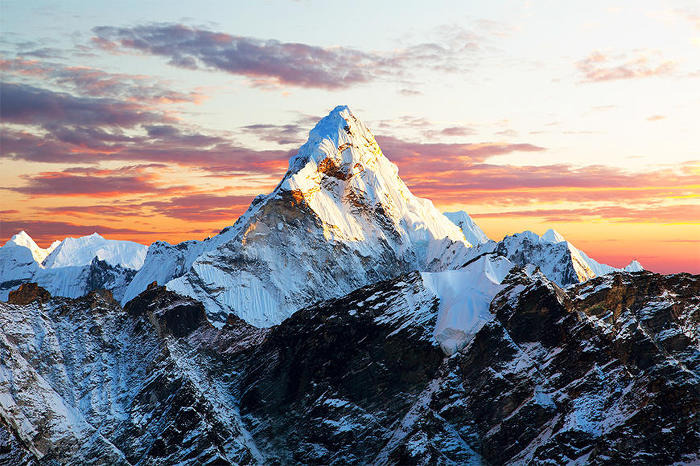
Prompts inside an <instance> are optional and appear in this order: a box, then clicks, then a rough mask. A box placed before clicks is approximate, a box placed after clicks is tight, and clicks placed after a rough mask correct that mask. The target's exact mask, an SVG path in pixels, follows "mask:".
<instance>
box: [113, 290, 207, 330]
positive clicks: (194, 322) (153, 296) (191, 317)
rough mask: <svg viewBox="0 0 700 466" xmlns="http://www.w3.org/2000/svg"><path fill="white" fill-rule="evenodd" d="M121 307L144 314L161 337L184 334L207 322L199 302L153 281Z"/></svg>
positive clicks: (130, 311) (136, 314) (134, 313)
mask: <svg viewBox="0 0 700 466" xmlns="http://www.w3.org/2000/svg"><path fill="white" fill-rule="evenodd" d="M124 310H125V311H126V312H127V313H129V314H132V315H135V316H146V317H147V318H148V320H149V321H150V322H151V324H153V326H154V327H155V328H156V330H157V332H158V335H159V336H161V337H163V336H166V335H173V336H176V337H185V336H187V335H189V334H190V333H192V332H193V331H194V330H196V329H198V328H199V327H201V326H208V325H210V324H209V321H208V320H207V315H206V312H205V311H204V306H202V303H200V302H199V301H195V300H194V299H192V298H188V297H184V296H180V295H178V294H177V293H174V292H172V291H168V290H167V289H166V288H165V287H164V286H158V284H157V283H156V282H153V283H151V284H150V285H149V286H148V288H147V289H146V291H144V292H143V293H141V294H140V295H138V296H137V297H135V298H134V299H132V300H131V301H129V302H128V303H126V305H125V306H124Z"/></svg>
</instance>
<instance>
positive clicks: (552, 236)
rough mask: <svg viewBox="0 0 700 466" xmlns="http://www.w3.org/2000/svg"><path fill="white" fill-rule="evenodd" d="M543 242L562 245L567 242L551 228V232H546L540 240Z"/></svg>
mask: <svg viewBox="0 0 700 466" xmlns="http://www.w3.org/2000/svg"><path fill="white" fill-rule="evenodd" d="M540 239H541V240H542V241H546V242H547V243H561V242H564V241H566V240H565V239H564V237H563V236H562V235H561V234H560V233H559V232H558V231H556V230H554V229H552V228H550V229H549V230H547V231H545V232H544V235H542V237H541V238H540Z"/></svg>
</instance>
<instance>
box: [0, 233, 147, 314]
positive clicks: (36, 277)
mask: <svg viewBox="0 0 700 466" xmlns="http://www.w3.org/2000/svg"><path fill="white" fill-rule="evenodd" d="M146 249H147V248H146V246H144V245H142V244H137V243H132V242H130V241H117V240H107V239H105V238H103V237H101V236H100V235H98V234H97V233H95V234H93V235H90V236H84V237H82V238H66V239H65V240H63V241H60V242H59V241H55V242H54V243H53V244H52V245H51V247H49V248H47V249H42V248H40V247H39V246H37V244H36V243H35V242H34V240H32V238H31V237H30V236H29V235H28V234H27V233H25V232H23V231H22V232H20V233H18V234H16V235H15V236H13V237H12V239H10V241H8V242H7V243H6V244H5V245H4V246H3V247H1V248H0V300H2V301H5V300H7V297H8V294H9V292H10V291H11V290H13V289H16V288H17V287H19V286H20V285H21V284H22V283H28V282H36V283H38V284H39V285H41V286H42V287H43V288H45V289H46V290H48V291H49V292H50V293H51V294H52V295H55V296H66V297H71V298H75V297H78V296H82V295H84V294H85V293H87V292H89V291H91V290H94V289H98V288H105V289H108V290H110V291H112V292H113V293H114V295H115V297H117V298H118V299H120V298H121V297H122V296H123V295H124V292H125V291H126V287H127V285H128V284H129V283H130V282H131V279H132V278H133V277H134V275H135V273H136V269H138V268H140V267H141V265H142V264H143V260H144V258H145V256H146Z"/></svg>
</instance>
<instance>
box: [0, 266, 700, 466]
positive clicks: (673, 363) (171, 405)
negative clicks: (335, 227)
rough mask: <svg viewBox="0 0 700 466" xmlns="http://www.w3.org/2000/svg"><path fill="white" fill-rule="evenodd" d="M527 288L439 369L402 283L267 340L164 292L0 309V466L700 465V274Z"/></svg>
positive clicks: (499, 299) (417, 286) (317, 312)
mask: <svg viewBox="0 0 700 466" xmlns="http://www.w3.org/2000/svg"><path fill="white" fill-rule="evenodd" d="M530 275H531V276H528V275H527V274H526V273H524V271H522V270H519V269H514V270H513V271H511V273H510V274H509V275H508V276H507V277H506V279H505V280H503V281H502V283H501V285H500V286H501V291H500V292H499V293H498V294H497V295H496V297H495V298H494V299H493V300H492V302H491V312H492V314H493V318H492V319H491V320H488V321H487V322H485V323H484V324H483V325H482V326H480V327H478V331H476V333H475V334H474V335H473V336H472V338H471V339H470V340H469V341H468V343H467V344H466V346H465V347H464V348H462V349H461V350H459V351H458V352H457V353H455V354H453V355H452V356H446V355H445V353H444V352H443V351H442V349H441V347H440V344H439V343H438V342H437V341H436V339H435V336H434V333H433V332H434V329H435V326H436V323H437V318H438V315H439V312H440V302H439V299H438V298H437V297H436V296H435V294H434V293H433V292H432V290H431V289H429V288H428V287H426V285H425V283H426V281H425V280H424V278H423V276H422V274H420V273H417V272H413V273H409V274H405V275H402V276H400V277H398V278H395V279H392V280H388V281H384V282H380V283H377V284H374V285H371V286H368V287H364V288H361V289H359V290H356V291H354V292H353V293H351V294H349V295H347V296H345V297H342V298H337V299H333V300H329V301H324V302H321V303H317V304H314V305H312V306H310V307H307V308H305V309H302V310H300V311H298V312H297V313H295V314H294V315H293V316H292V317H291V318H289V319H287V320H285V321H284V322H283V323H282V324H280V325H278V326H274V327H271V328H265V329H260V328H256V327H253V326H251V325H249V324H248V323H246V322H245V321H243V320H242V319H239V318H236V317H233V316H230V317H229V319H228V321H227V323H226V324H225V325H224V326H223V327H222V328H221V329H216V328H214V327H212V326H211V325H208V324H207V323H206V321H202V316H203V314H202V308H201V305H198V304H197V303H196V302H194V301H191V300H189V299H185V298H182V297H180V296H177V295H175V294H174V293H172V292H169V291H167V290H165V289H164V288H163V287H160V286H151V287H149V289H148V290H146V291H145V292H144V293H142V294H141V295H140V296H139V297H138V298H137V299H135V300H133V301H132V302H130V303H129V305H128V306H127V311H124V310H122V309H121V308H120V307H119V306H118V305H117V304H116V303H115V301H114V300H113V299H110V296H109V295H108V294H105V293H102V292H94V293H92V294H90V295H89V296H85V297H83V298H80V299H75V300H73V299H63V298H53V299H50V300H49V301H47V302H45V303H43V305H42V306H37V305H36V304H34V303H30V304H26V305H16V304H5V303H0V355H2V364H1V365H0V370H1V372H0V400H2V408H3V409H2V411H0V459H3V460H4V459H5V458H19V460H20V461H32V459H36V461H37V462H38V463H39V464H50V463H52V462H54V461H55V462H64V463H65V462H68V463H85V462H90V461H92V460H95V461H97V462H111V463H117V464H119V463H123V464H127V463H130V464H136V463H138V464H172V463H177V462H185V463H202V464H207V463H209V464H214V463H217V464H250V463H257V464H288V463H315V464H348V463H372V464H436V463H442V464H454V463H459V464H475V463H485V464H568V463H572V462H577V463H590V464H671V463H674V462H680V463H692V462H697V461H698V460H700V458H698V451H699V449H700V443H699V438H700V435H699V434H700V432H699V429H698V419H697V411H698V408H699V407H700V406H699V405H700V401H699V397H698V390H699V382H698V381H699V380H700V378H699V377H698V361H700V351H699V350H698V323H699V322H700V277H698V276H693V275H688V274H678V275H672V276H661V275H657V274H653V273H650V272H639V273H617V274H613V275H606V276H603V277H598V278H595V279H593V280H591V281H589V282H586V283H584V284H581V285H578V286H575V287H571V288H568V289H566V290H564V289H561V288H559V287H558V286H557V285H555V284H554V283H552V282H550V281H549V280H547V279H546V278H545V277H544V276H543V275H542V274H538V273H530ZM179 306H184V307H185V308H186V309H187V312H183V313H174V314H168V313H167V310H168V309H176V308H178V307H179ZM4 432H6V434H5V433H4ZM3 455H4V456H3ZM7 461H10V460H9V459H8V460H7Z"/></svg>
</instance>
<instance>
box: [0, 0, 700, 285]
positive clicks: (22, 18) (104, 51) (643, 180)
mask: <svg viewBox="0 0 700 466" xmlns="http://www.w3.org/2000/svg"><path fill="white" fill-rule="evenodd" d="M199 3H201V5H199V4H198V5H197V6H194V5H195V3H192V2H174V1H167V2H150V1H149V2H143V1H133V2H131V1H121V2H115V3H113V2H85V1H66V0H63V1H52V2H44V1H32V2H27V1H26V0H22V1H10V0H0V70H1V72H2V94H1V96H0V103H1V112H2V135H1V141H0V167H1V168H2V170H0V199H1V202H0V244H2V243H4V242H5V241H6V240H8V239H9V238H10V237H11V236H12V235H13V234H15V233H17V232H18V231H19V230H26V231H27V232H28V233H29V234H30V235H31V236H32V237H33V238H34V239H35V240H37V242H38V243H39V244H40V245H41V246H48V244H50V243H51V242H52V241H53V240H54V239H62V238H64V237H66V236H80V235H85V234H90V233H93V232H94V231H97V232H99V233H101V234H102V235H103V236H105V237H107V238H113V239H130V240H134V241H139V242H143V243H145V244H149V243H150V242H152V241H154V240H157V239H162V240H167V241H169V242H178V241H182V240H186V239H202V238H204V237H206V236H209V235H211V234H213V233H215V232H218V231H219V230H221V229H222V228H224V227H225V226H227V225H231V224H232V223H233V222H234V221H235V219H236V218H237V217H238V216H239V215H240V214H241V213H243V212H244V211H245V209H246V208H247V207H248V204H249V203H250V201H251V200H252V198H253V197H254V196H255V195H256V194H259V193H267V192H269V191H270V190H271V189H272V188H273V187H274V185H275V184H276V183H277V181H278V180H279V179H280V178H281V176H282V175H283V173H284V172H285V170H286V168H287V161H288V159H289V157H290V156H291V155H293V154H294V152H295V149H296V148H298V147H299V146H300V145H301V144H302V143H303V142H304V140H305V138H306V135H307V133H308V131H309V130H310V129H311V128H312V127H313V126H314V124H315V122H316V121H317V120H318V119H319V118H320V117H322V116H324V115H326V114H327V113H328V112H329V111H330V110H331V109H332V108H333V107H335V106H336V105H339V104H343V105H348V106H349V107H350V108H351V109H352V111H353V113H354V114H355V115H356V116H358V117H359V118H360V119H362V120H363V121H364V122H365V123H366V124H367V125H368V126H369V128H371V129H372V131H373V133H374V134H375V136H376V138H377V141H378V142H379V144H380V146H381V147H382V149H383V151H384V154H385V155H386V156H387V157H388V158H389V159H390V160H392V161H393V162H395V163H396V164H397V165H398V166H399V174H400V176H401V177H402V178H403V180H404V181H405V182H406V183H407V184H408V185H409V187H410V188H411V190H412V191H413V193H414V194H416V195H418V196H421V197H427V198H429V199H431V200H432V201H433V202H434V203H435V205H436V206H438V207H439V208H440V209H442V210H465V211H467V212H468V213H469V214H471V215H472V216H473V217H474V219H475V220H476V221H477V223H478V224H479V225H480V226H481V227H482V228H483V229H484V231H485V232H486V233H487V235H489V236H490V237H491V238H492V239H495V240H500V239H501V238H502V237H503V236H504V235H506V234H512V233H515V232H520V231H523V230H526V229H529V230H532V231H534V232H536V233H538V234H542V233H543V232H544V231H545V230H547V229H548V228H555V229H556V230H558V231H559V232H560V233H562V234H563V235H564V236H565V237H566V238H567V239H568V240H569V241H571V242H572V243H573V244H574V245H576V246H577V247H578V248H580V249H582V250H584V251H585V252H586V253H588V255H590V256H591V257H593V258H595V259H596V260H598V261H601V262H605V263H609V264H611V265H615V266H622V265H626V264H627V263H628V262H629V261H630V260H631V259H633V258H636V259H638V260H639V261H640V262H641V263H642V264H643V265H644V266H645V267H646V268H648V269H650V270H653V271H657V272H662V273H671V272H679V271H687V272H694V273H700V143H699V142H698V141H700V8H699V7H698V2H697V1H695V0H693V1H678V2H672V1H664V2H645V1H628V2H611V1H586V2H567V1H560V0H557V1H536V0H533V1H489V2H464V1H444V2H443V1H433V2H425V1H409V0H404V1H401V2H389V1H386V2H376V1H347V0H345V1H328V0H326V1H319V2H316V1H303V0H302V1H290V0H287V1H259V2H258V1H255V2H251V1H245V2H243V1H242V2H234V1H230V0H229V1H220V2H215V1H207V2H199ZM117 5H118V6H117Z"/></svg>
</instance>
